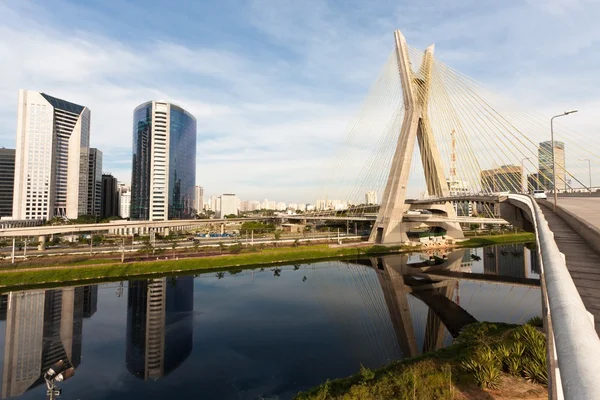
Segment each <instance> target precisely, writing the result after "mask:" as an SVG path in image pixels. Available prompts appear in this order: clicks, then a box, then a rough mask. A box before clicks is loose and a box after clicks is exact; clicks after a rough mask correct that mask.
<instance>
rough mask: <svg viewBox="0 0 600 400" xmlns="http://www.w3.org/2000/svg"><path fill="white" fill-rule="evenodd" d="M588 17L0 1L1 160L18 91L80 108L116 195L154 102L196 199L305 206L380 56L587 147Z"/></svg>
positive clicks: (571, 7)
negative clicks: (437, 71)
mask: <svg viewBox="0 0 600 400" xmlns="http://www.w3.org/2000/svg"><path fill="white" fill-rule="evenodd" d="M599 15H600V2H597V1H595V0H565V1H558V0H539V1H536V0H531V1H502V2H499V1H478V0H457V1H452V2H449V1H432V2H414V1H412V2H404V1H397V0H396V1H368V0H365V1H358V0H344V1H342V0H338V1H310V0H302V1H298V0H296V1H292V0H290V1H284V0H269V1H253V0H247V1H242V0H237V1H234V0H219V1H216V0H215V1H208V0H206V1H191V0H190V1H171V2H164V1H156V0H145V1H121V0H81V1H80V0H43V1H42V0H39V1H30V0H0V37H1V38H2V39H0V59H1V60H2V67H1V70H0V71H1V73H0V145H2V146H5V147H13V146H14V144H15V131H16V109H17V107H16V103H17V92H18V89H19V88H25V89H31V90H39V91H43V92H46V93H49V94H51V95H53V96H56V97H60V98H64V99H67V100H70V101H73V102H76V103H79V104H82V105H86V106H88V107H89V108H90V109H91V111H92V133H91V135H92V137H91V144H92V146H94V147H98V148H100V149H101V150H102V151H103V152H104V170H105V171H106V172H112V173H113V174H114V175H116V176H117V177H118V178H119V180H122V181H126V182H128V181H129V180H130V164H131V157H130V153H131V125H132V112H133V109H134V108H135V107H136V106H137V105H139V104H141V103H143V102H145V101H147V100H150V99H167V100H170V101H173V102H175V103H177V104H179V105H181V106H182V107H184V108H186V109H187V110H189V111H190V112H192V113H193V114H194V115H195V116H196V118H197V120H198V148H197V178H196V179H197V183H198V184H201V185H203V186H204V187H205V194H208V195H211V194H215V195H218V194H220V193H225V192H235V193H237V194H238V196H240V197H241V198H243V199H264V198H269V199H274V200H283V201H287V202H290V201H295V202H314V200H315V199H313V198H312V196H309V195H308V193H313V192H314V190H313V189H314V188H315V186H317V185H318V179H319V176H320V174H321V171H322V168H323V166H324V165H325V164H326V163H327V159H328V158H329V157H331V156H332V155H333V154H335V152H336V149H337V148H338V147H339V145H340V143H342V142H343V141H344V139H345V137H344V135H345V127H346V125H347V124H348V123H349V122H350V121H351V119H352V117H353V116H354V115H355V113H356V111H357V109H358V107H359V105H360V103H361V100H362V99H363V98H364V96H365V94H366V92H367V90H368V88H369V86H370V85H371V84H372V82H373V81H374V79H375V78H376V77H377V74H378V72H379V70H380V68H381V66H382V65H383V64H384V63H385V61H386V59H387V57H388V55H389V53H390V51H391V50H392V48H393V36H392V32H393V30H394V29H401V30H402V32H403V33H404V35H405V36H406V38H407V40H408V41H409V43H410V44H411V45H412V46H414V47H418V48H424V47H426V46H427V45H429V44H430V43H435V44H436V55H437V57H438V58H439V59H441V60H442V61H444V62H445V63H446V64H448V65H451V66H452V67H454V68H455V69H458V70H460V71H462V72H463V73H465V74H467V75H469V76H471V77H473V78H475V79H476V80H478V81H480V82H483V83H485V84H486V85H488V86H489V87H491V88H492V89H494V90H495V91H497V92H500V93H501V94H503V95H505V96H506V97H508V98H514V99H519V101H521V102H523V103H524V104H527V105H528V106H529V108H531V109H533V110H535V111H538V112H541V113H544V114H548V115H552V113H555V111H556V110H559V111H562V110H563V109H569V108H573V107H574V105H575V106H576V107H577V108H579V109H580V110H582V111H583V110H585V111H586V112H585V113H584V112H581V113H580V114H579V115H577V116H574V117H572V118H571V117H570V118H571V120H570V123H572V124H573V125H574V126H576V127H577V129H578V131H580V132H581V133H584V134H589V135H590V136H592V135H595V133H596V132H597V125H598V124H597V122H596V118H595V115H596V113H597V110H598V109H599V108H600V101H598V96H597V90H598V87H600V76H598V73H597V70H598V66H600V55H599V54H600V51H599V50H600V44H599V43H600V42H599V40H600V28H599V27H598V25H597V17H598V16H599Z"/></svg>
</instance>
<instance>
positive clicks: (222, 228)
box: [221, 224, 225, 235]
mask: <svg viewBox="0 0 600 400" xmlns="http://www.w3.org/2000/svg"><path fill="white" fill-rule="evenodd" d="M224 233H225V224H221V235H222V234H224Z"/></svg>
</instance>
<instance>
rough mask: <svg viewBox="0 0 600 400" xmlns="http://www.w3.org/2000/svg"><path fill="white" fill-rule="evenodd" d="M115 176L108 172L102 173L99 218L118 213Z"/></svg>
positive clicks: (117, 193)
mask: <svg viewBox="0 0 600 400" xmlns="http://www.w3.org/2000/svg"><path fill="white" fill-rule="evenodd" d="M117 185H118V182H117V178H115V177H114V176H112V175H110V174H102V207H101V212H100V216H101V218H110V217H116V216H118V215H119V192H118V190H117Z"/></svg>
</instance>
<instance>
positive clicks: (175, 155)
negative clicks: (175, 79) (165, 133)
mask: <svg viewBox="0 0 600 400" xmlns="http://www.w3.org/2000/svg"><path fill="white" fill-rule="evenodd" d="M170 130H171V133H170V137H169V141H170V145H169V219H181V218H193V217H194V215H195V213H194V186H195V185H196V119H195V118H194V117H193V116H192V115H191V114H190V113H188V112H187V111H185V110H184V109H182V108H180V107H177V106H174V105H171V115H170Z"/></svg>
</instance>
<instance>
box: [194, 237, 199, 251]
mask: <svg viewBox="0 0 600 400" xmlns="http://www.w3.org/2000/svg"><path fill="white" fill-rule="evenodd" d="M193 247H194V251H195V252H196V253H200V241H199V240H194V244H193Z"/></svg>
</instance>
